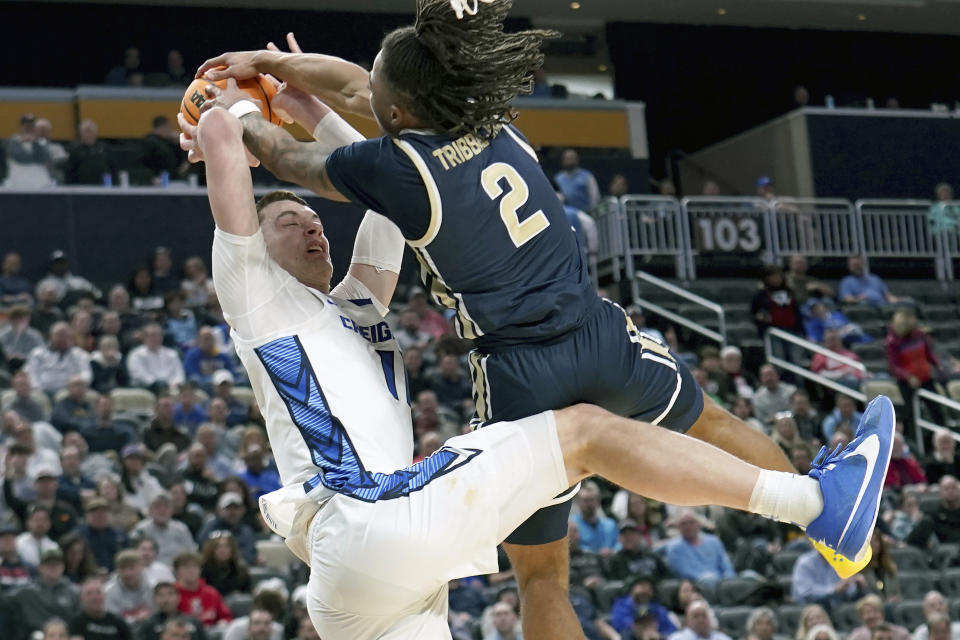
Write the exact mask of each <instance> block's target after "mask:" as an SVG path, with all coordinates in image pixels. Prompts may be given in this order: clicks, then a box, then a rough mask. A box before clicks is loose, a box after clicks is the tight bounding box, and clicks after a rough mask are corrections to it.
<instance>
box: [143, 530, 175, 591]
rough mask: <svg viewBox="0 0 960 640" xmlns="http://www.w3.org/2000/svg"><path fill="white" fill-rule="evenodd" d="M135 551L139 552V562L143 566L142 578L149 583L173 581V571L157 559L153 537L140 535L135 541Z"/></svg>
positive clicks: (156, 583)
mask: <svg viewBox="0 0 960 640" xmlns="http://www.w3.org/2000/svg"><path fill="white" fill-rule="evenodd" d="M136 545H137V546H136V551H137V553H138V554H140V564H141V566H143V575H144V578H145V579H146V580H147V582H149V583H150V584H151V585H158V584H160V583H162V582H171V583H172V582H173V581H174V577H173V571H171V569H170V566H169V565H166V564H164V563H162V562H160V561H159V560H157V543H156V541H154V539H153V538H150V537H148V536H141V537H140V538H138V539H137V541H136Z"/></svg>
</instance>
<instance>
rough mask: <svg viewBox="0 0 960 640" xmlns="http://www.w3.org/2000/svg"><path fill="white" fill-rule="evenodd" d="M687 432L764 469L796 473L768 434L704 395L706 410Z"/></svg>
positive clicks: (704, 407) (704, 409)
mask: <svg viewBox="0 0 960 640" xmlns="http://www.w3.org/2000/svg"><path fill="white" fill-rule="evenodd" d="M687 435H688V436H691V437H693V438H696V439H698V440H702V441H704V442H708V443H710V444H712V445H714V446H715V447H719V448H721V449H723V450H724V451H726V452H728V453H732V454H733V455H735V456H736V457H738V458H740V459H741V460H745V461H746V462H749V463H751V464H754V465H756V466H758V467H762V468H763V469H772V470H774V471H790V472H794V471H796V469H794V468H793V464H791V463H790V460H789V459H788V458H787V456H786V455H785V454H784V453H783V449H781V448H780V447H779V446H778V445H777V444H776V443H775V442H774V441H773V440H771V439H770V437H769V436H767V434H765V433H763V432H761V431H757V430H756V429H754V428H753V427H751V426H750V425H748V424H747V423H746V422H744V421H743V420H740V419H739V418H737V417H736V416H735V415H733V414H732V413H730V412H729V411H727V410H726V409H724V408H723V407H721V406H720V405H718V404H717V403H716V402H714V401H713V400H712V399H711V398H710V397H709V396H708V395H707V394H705V393H704V394H703V413H701V414H700V417H699V418H697V421H696V422H694V423H693V426H692V427H690V430H689V431H687Z"/></svg>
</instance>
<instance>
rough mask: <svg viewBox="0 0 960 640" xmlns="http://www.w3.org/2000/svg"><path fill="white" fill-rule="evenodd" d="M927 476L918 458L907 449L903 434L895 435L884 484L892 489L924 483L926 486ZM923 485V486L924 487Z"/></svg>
mask: <svg viewBox="0 0 960 640" xmlns="http://www.w3.org/2000/svg"><path fill="white" fill-rule="evenodd" d="M926 484H927V476H926V474H924V472H923V468H922V467H921V466H920V464H919V463H918V462H917V460H916V458H914V457H913V456H912V455H910V452H909V451H907V450H906V443H905V442H904V440H903V434H901V433H895V434H894V436H893V449H892V453H891V457H890V466H889V467H887V477H886V479H885V480H884V483H883V486H884V487H885V488H890V489H901V488H903V487H907V486H916V485H923V487H926ZM923 487H921V488H923Z"/></svg>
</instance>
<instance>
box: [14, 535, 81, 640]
mask: <svg viewBox="0 0 960 640" xmlns="http://www.w3.org/2000/svg"><path fill="white" fill-rule="evenodd" d="M37 573H38V578H37V580H35V581H34V582H31V583H30V584H28V585H26V586H24V587H23V588H21V589H20V590H18V591H16V592H14V593H13V594H12V596H11V598H10V603H9V604H10V605H11V606H12V611H14V612H15V615H16V619H17V631H18V632H19V633H20V636H19V637H20V638H21V639H22V640H26V638H28V637H29V636H30V634H31V633H32V632H33V631H36V630H38V629H41V628H43V625H44V624H45V623H46V622H47V621H48V620H51V619H53V618H61V619H65V618H70V617H72V616H73V614H74V612H75V611H76V608H77V604H78V600H79V599H78V593H77V588H76V587H75V586H74V585H72V584H71V583H70V581H69V580H67V579H66V578H64V577H63V553H62V552H61V551H60V549H48V550H46V551H44V552H43V554H42V556H41V558H40V566H39V568H38V572H37Z"/></svg>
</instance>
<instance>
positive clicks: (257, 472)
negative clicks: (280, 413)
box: [237, 445, 439, 500]
mask: <svg viewBox="0 0 960 640" xmlns="http://www.w3.org/2000/svg"><path fill="white" fill-rule="evenodd" d="M437 448H439V446H438V447H437ZM243 465H244V470H243V471H241V472H240V473H238V474H237V477H239V478H240V479H241V480H243V481H244V482H245V483H246V484H247V486H248V487H250V492H251V493H252V494H253V497H254V498H255V499H257V500H259V499H260V496H262V495H264V494H267V493H270V492H272V491H276V490H278V489H280V488H281V484H280V476H279V475H278V474H277V472H276V470H274V469H272V468H270V467H269V466H267V464H266V454H265V452H264V450H263V449H262V448H261V447H260V446H259V445H253V446H250V447H247V449H246V450H245V451H244V452H243Z"/></svg>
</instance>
